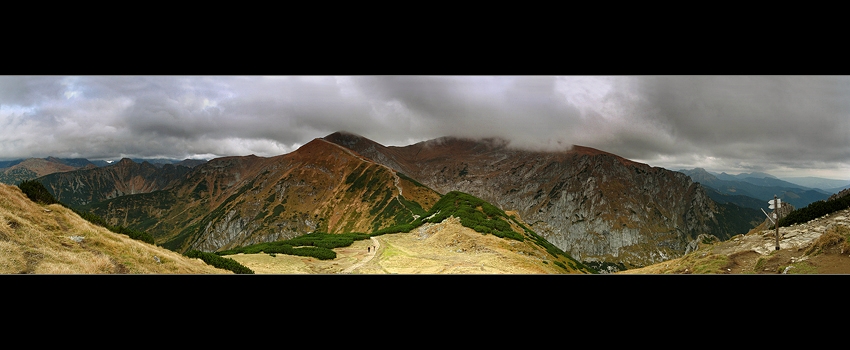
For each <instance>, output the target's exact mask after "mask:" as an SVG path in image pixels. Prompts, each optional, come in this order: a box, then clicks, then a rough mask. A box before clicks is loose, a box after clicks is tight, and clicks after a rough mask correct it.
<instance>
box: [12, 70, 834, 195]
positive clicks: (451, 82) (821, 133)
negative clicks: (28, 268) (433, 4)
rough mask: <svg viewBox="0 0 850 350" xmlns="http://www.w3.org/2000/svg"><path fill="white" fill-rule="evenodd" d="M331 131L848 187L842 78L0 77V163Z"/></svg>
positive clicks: (247, 150)
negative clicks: (576, 151)
mask: <svg viewBox="0 0 850 350" xmlns="http://www.w3.org/2000/svg"><path fill="white" fill-rule="evenodd" d="M341 130H346V131H350V132H354V133H357V134H360V135H363V136H365V137H368V138H370V139H372V140H374V141H377V142H379V143H381V144H384V145H388V146H390V145H392V146H403V145H408V144H412V143H415V142H419V141H424V140H428V139H432V138H437V137H441V136H465V137H493V136H495V137H503V138H506V139H508V140H510V141H511V144H512V145H515V146H518V147H526V148H547V149H553V150H564V149H567V148H569V146H570V145H572V144H578V145H583V146H589V147H594V148H598V149H601V150H603V151H607V152H611V153H614V154H617V155H620V156H623V157H626V158H629V159H632V160H636V161H639V162H643V163H647V164H649V165H652V166H660V167H664V168H667V169H671V170H679V169H683V168H685V169H691V168H694V167H702V168H706V169H707V170H710V171H718V172H720V171H725V172H727V173H730V174H738V173H742V172H752V171H764V172H768V173H771V174H773V175H776V176H780V177H783V176H819V177H826V178H833V179H848V180H850V77H848V76H793V75H792V76H610V77H609V76H563V77H561V76H340V77H337V76H315V77H314V76H293V77H290V76H272V77H261V76H0V160H11V159H18V158H29V157H39V158H44V157H47V156H56V157H61V158H88V159H108V160H117V159H120V158H122V157H134V158H135V157H138V158H159V157H168V158H178V159H185V158H207V159H209V158H214V157H221V156H233V155H248V154H255V155H258V156H274V155H279V154H284V153H288V152H292V151H294V150H295V149H297V148H298V147H300V146H301V145H303V144H305V143H307V142H309V141H310V140H312V139H314V138H318V137H323V136H326V135H328V134H330V133H332V132H335V131H341Z"/></svg>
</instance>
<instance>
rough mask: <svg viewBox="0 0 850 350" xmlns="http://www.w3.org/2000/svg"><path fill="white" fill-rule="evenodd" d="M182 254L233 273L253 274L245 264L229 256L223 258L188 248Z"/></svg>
mask: <svg viewBox="0 0 850 350" xmlns="http://www.w3.org/2000/svg"><path fill="white" fill-rule="evenodd" d="M183 255H185V256H187V257H190V258H199V259H201V260H203V261H204V262H205V263H207V265H212V266H215V267H217V268H220V269H225V270H229V271H233V273H237V274H243V275H253V274H254V271H253V270H251V269H249V268H247V267H245V265H242V264H240V263H239V262H237V261H236V260H233V259H230V258H223V257H220V256H218V255H216V254H213V253H206V252H202V251H199V250H190V251H188V252H186V253H184V254H183Z"/></svg>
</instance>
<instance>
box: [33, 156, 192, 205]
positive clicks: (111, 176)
mask: <svg viewBox="0 0 850 350" xmlns="http://www.w3.org/2000/svg"><path fill="white" fill-rule="evenodd" d="M190 171H191V169H190V168H188V167H185V166H175V165H171V164H167V165H164V166H161V167H156V166H154V165H152V164H150V163H148V162H143V163H141V164H139V163H136V162H133V161H132V160H130V159H128V158H124V159H122V160H121V161H119V162H117V163H115V164H112V165H109V166H105V167H101V168H97V167H89V168H85V169H80V170H75V171H70V172H62V173H52V174H49V175H46V176H43V177H40V178H39V179H38V181H39V182H41V183H42V184H43V185H44V187H46V188H47V189H48V191H50V192H51V193H52V194H53V196H54V197H56V199H57V200H59V201H60V202H62V203H65V204H68V205H70V206H72V207H79V206H83V205H86V204H90V203H94V202H99V201H103V200H107V199H110V198H116V197H120V196H124V195H129V194H138V193H148V192H153V191H156V190H161V189H164V188H167V187H169V186H171V185H173V184H175V183H177V182H178V181H181V180H183V179H184V178H185V177H186V175H187V174H188V173H189V172H190Z"/></svg>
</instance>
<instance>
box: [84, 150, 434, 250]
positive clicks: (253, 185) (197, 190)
mask: <svg viewBox="0 0 850 350" xmlns="http://www.w3.org/2000/svg"><path fill="white" fill-rule="evenodd" d="M439 198H440V194H439V193H436V192H434V191H433V190H431V189H429V188H427V187H424V186H422V185H421V184H418V183H416V182H415V181H412V180H411V179H409V178H407V177H405V176H404V175H399V174H397V173H396V172H395V171H393V170H391V169H389V168H387V167H385V166H382V165H380V164H376V163H374V162H371V161H369V160H366V159H364V158H362V157H361V156H360V155H358V154H356V153H354V152H351V151H350V150H347V149H345V148H343V147H340V146H338V145H335V144H332V143H330V142H327V141H324V140H321V139H317V140H314V141H311V142H309V143H307V144H306V145H304V146H302V147H301V148H299V149H298V150H296V151H295V152H292V153H289V154H285V155H281V156H277V157H271V158H262V157H256V156H245V157H226V158H219V159H213V160H211V161H209V162H207V163H206V164H202V165H199V166H197V167H195V168H194V169H193V170H192V172H191V173H189V174H188V175H187V176H186V178H185V179H183V180H181V181H180V182H179V183H177V184H175V185H174V186H172V187H170V188H168V189H166V190H161V191H154V192H151V193H144V194H136V195H129V196H121V197H117V198H114V199H110V200H106V201H102V202H98V203H94V204H92V205H89V206H87V207H86V209H90V210H91V211H93V212H94V213H95V214H97V215H99V216H101V217H103V218H105V219H107V220H108V221H110V223H111V224H113V225H122V226H126V227H129V228H133V229H138V230H145V231H147V232H149V233H150V234H151V235H153V236H154V238H155V239H156V240H157V242H159V243H161V244H163V246H165V247H168V248H169V249H174V250H175V251H181V252H182V251H186V250H189V249H198V250H202V251H208V252H209V251H216V250H225V249H230V248H234V247H239V246H245V245H249V244H255V243H262V242H272V241H278V240H284V239H290V238H295V237H298V236H301V235H304V234H307V233H310V232H316V231H319V232H327V233H342V232H372V231H376V230H380V229H383V228H387V227H391V226H395V225H397V224H399V223H404V222H409V221H411V220H413V218H414V215H421V214H422V213H424V212H425V210H427V209H429V208H430V206H431V205H433V204H434V203H435V202H436V201H437V200H438V199H439Z"/></svg>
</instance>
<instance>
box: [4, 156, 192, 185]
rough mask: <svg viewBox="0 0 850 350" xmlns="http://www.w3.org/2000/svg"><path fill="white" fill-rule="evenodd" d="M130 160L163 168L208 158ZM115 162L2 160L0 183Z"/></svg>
mask: <svg viewBox="0 0 850 350" xmlns="http://www.w3.org/2000/svg"><path fill="white" fill-rule="evenodd" d="M125 159H127V158H125ZM122 160H123V159H122ZM129 160H132V161H133V162H135V163H141V164H144V163H148V164H151V165H152V166H154V167H157V168H161V167H164V166H166V165H175V166H176V165H181V166H185V167H189V168H192V167H194V166H196V165H198V164H203V163H205V162H206V160H195V159H184V160H176V159H164V158H157V159H129ZM113 163H114V162H107V161H105V160H88V159H85V158H56V157H47V158H27V159H15V160H7V161H0V183H5V184H8V185H17V184H19V183H21V181H24V180H32V179H35V178H38V177H41V176H45V175H48V174H53V173H60V172H67V171H72V170H79V169H90V168H97V167H105V166H109V165H111V164H113Z"/></svg>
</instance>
